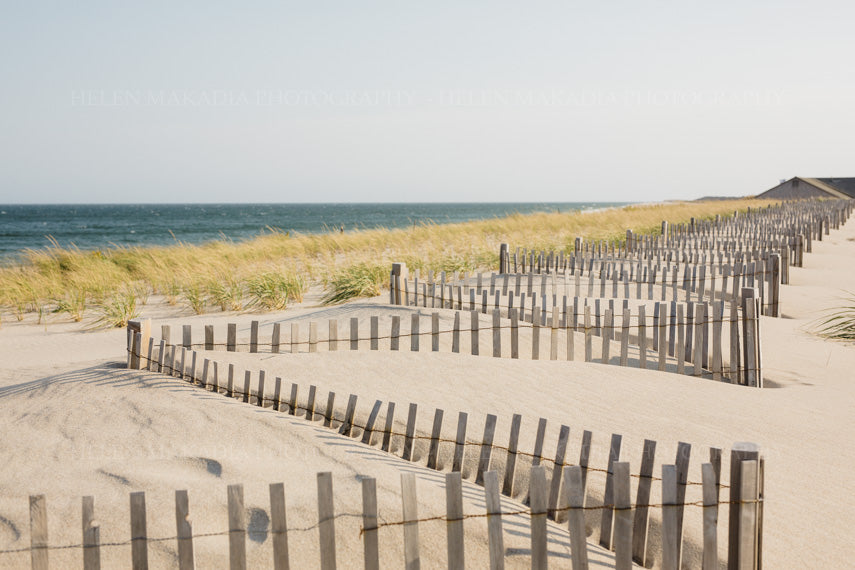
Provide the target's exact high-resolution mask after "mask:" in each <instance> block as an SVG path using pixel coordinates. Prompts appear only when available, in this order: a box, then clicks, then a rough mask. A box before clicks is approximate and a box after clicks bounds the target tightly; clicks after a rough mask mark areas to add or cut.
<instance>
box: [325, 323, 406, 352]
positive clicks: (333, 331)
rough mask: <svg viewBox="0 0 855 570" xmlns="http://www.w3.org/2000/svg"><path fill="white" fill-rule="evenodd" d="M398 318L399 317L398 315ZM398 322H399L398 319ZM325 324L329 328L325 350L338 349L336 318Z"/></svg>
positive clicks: (332, 350)
mask: <svg viewBox="0 0 855 570" xmlns="http://www.w3.org/2000/svg"><path fill="white" fill-rule="evenodd" d="M398 318H399V319H400V317H398ZM393 319H394V317H393ZM398 322H400V320H399V321H398ZM327 326H328V328H329V333H328V334H329V347H328V349H327V350H329V351H330V352H334V351H337V350H338V321H337V320H336V319H330V320H329V324H328V325H327Z"/></svg>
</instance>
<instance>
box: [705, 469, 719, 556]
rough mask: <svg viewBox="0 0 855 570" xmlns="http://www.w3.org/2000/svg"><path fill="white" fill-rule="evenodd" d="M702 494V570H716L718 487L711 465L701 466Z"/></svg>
mask: <svg viewBox="0 0 855 570" xmlns="http://www.w3.org/2000/svg"><path fill="white" fill-rule="evenodd" d="M701 475H702V477H703V489H704V491H703V493H704V507H703V518H704V534H703V536H704V555H703V570H718V485H717V483H716V476H715V470H714V468H713V465H712V463H704V464H703V465H701Z"/></svg>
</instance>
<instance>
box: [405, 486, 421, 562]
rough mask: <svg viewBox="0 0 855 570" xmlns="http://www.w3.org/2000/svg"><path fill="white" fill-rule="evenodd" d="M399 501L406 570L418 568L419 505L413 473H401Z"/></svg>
mask: <svg viewBox="0 0 855 570" xmlns="http://www.w3.org/2000/svg"><path fill="white" fill-rule="evenodd" d="M401 502H402V506H403V509H402V510H403V515H404V561H405V568H406V569H407V570H418V569H419V567H420V566H421V561H420V559H419V523H418V519H419V507H418V500H417V498H416V475H415V473H401Z"/></svg>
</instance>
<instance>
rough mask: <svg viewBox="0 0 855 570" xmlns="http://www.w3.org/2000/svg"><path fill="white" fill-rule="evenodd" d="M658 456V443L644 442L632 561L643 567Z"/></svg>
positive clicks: (648, 440) (637, 495)
mask: <svg viewBox="0 0 855 570" xmlns="http://www.w3.org/2000/svg"><path fill="white" fill-rule="evenodd" d="M655 456H656V442H655V441H653V440H650V439H645V440H644V449H643V451H642V454H641V471H640V472H639V478H638V490H637V492H636V499H635V504H636V507H635V521H634V522H633V529H632V559H633V560H634V561H635V562H636V563H638V564H641V565H642V566H647V526H648V515H649V512H648V507H647V505H648V504H649V503H650V490H651V489H650V488H651V484H652V483H653V462H654V459H655Z"/></svg>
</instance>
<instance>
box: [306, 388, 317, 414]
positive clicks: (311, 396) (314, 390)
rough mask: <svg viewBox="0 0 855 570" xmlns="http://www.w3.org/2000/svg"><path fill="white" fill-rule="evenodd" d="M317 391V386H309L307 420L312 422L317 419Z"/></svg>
mask: <svg viewBox="0 0 855 570" xmlns="http://www.w3.org/2000/svg"><path fill="white" fill-rule="evenodd" d="M317 391H318V387H317V386H311V385H310V386H309V399H308V400H307V401H306V419H307V420H308V421H310V422H311V421H313V420H314V419H315V396H316V395H317Z"/></svg>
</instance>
